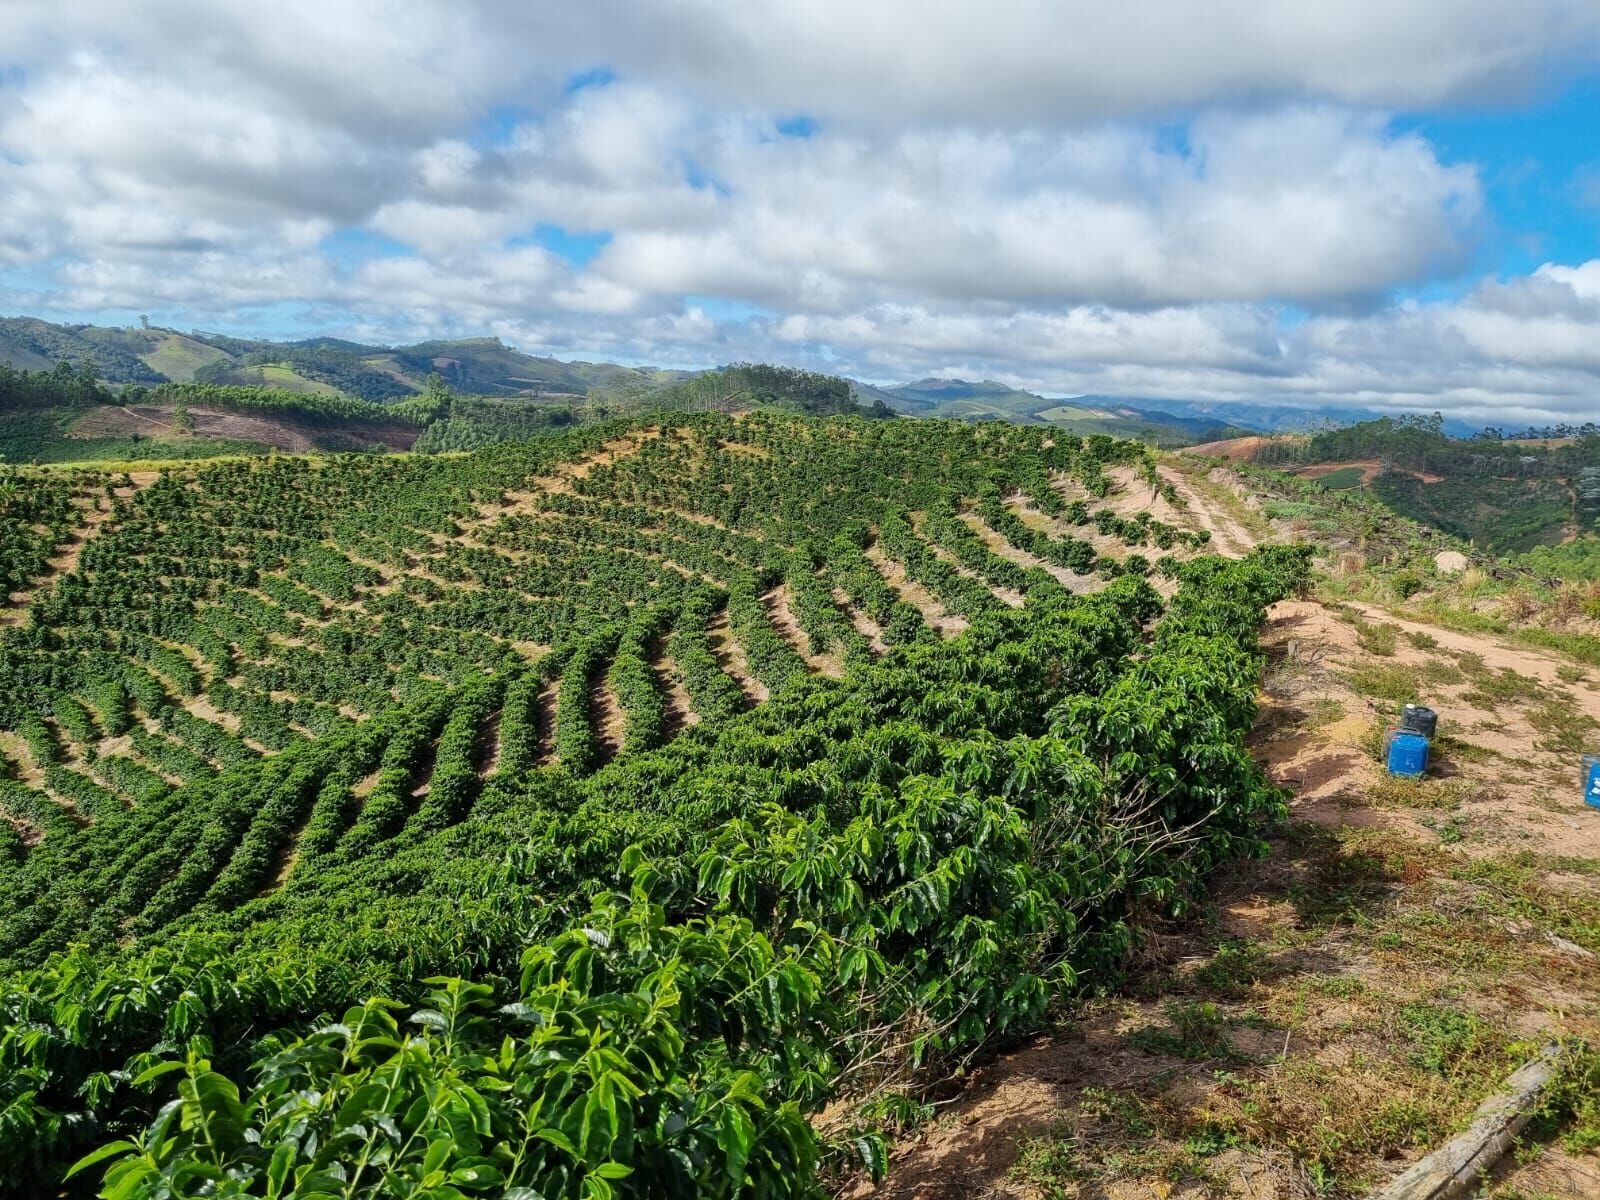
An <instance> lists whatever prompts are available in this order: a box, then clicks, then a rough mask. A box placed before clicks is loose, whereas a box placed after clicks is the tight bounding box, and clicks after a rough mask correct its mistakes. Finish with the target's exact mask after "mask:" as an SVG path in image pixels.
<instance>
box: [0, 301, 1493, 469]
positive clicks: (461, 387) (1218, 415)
mask: <svg viewBox="0 0 1600 1200" xmlns="http://www.w3.org/2000/svg"><path fill="white" fill-rule="evenodd" d="M0 361H8V362H10V363H11V364H12V365H14V366H16V367H19V368H23V369H27V370H45V369H49V368H52V367H54V366H55V365H56V364H57V363H58V362H62V361H68V362H72V363H78V364H81V363H90V364H92V365H93V366H94V368H95V371H96V373H97V374H98V375H99V376H100V378H101V379H103V380H104V381H106V382H107V383H110V384H121V385H128V384H143V385H152V384H159V383H163V382H174V383H183V382H191V381H194V382H203V383H222V384H256V385H265V386H269V387H274V388H281V389H285V390H288V391H298V392H307V393H315V394H322V395H335V394H338V395H345V396H350V397H354V398H359V399H364V400H372V401H375V402H377V403H389V402H392V401H396V400H402V399H405V398H407V397H410V396H415V395H418V394H420V393H421V392H423V391H424V390H425V389H426V387H427V382H428V378H429V376H430V375H434V374H437V375H439V376H441V377H442V378H443V379H444V381H445V382H446V383H447V384H449V385H450V386H451V388H453V389H454V390H456V391H457V392H462V393H467V394H472V395H482V396H497V397H507V398H512V397H521V398H527V399H530V400H535V401H539V400H542V401H546V402H549V401H556V402H561V401H568V402H579V401H583V400H586V399H591V398H597V399H601V400H604V401H606V402H608V403H613V404H622V405H629V404H633V403H640V402H648V399H649V397H650V396H651V395H652V394H653V393H655V392H658V391H660V390H661V389H664V388H668V387H670V386H671V385H673V384H676V383H681V382H682V381H684V380H687V379H691V378H694V377H696V376H697V375H700V374H702V372H698V371H680V370H658V369H655V368H650V367H628V366H621V365H619V364H616V363H607V362H601V363H592V362H562V361H560V360H558V359H554V358H542V357H538V356H536V355H531V354H525V353H523V352H522V351H520V350H516V349H513V348H512V347H510V346H507V345H506V344H505V343H504V342H502V341H501V340H500V339H499V338H495V337H484V338H465V339H459V340H454V341H431V342H418V343H416V344H414V345H409V346H380V345H365V344H362V343H359V342H352V341H346V340H343V339H339V338H310V339H305V340H302V341H292V342H277V341H269V340H266V339H262V338H237V337H231V336H228V335H224V334H216V333H206V332H202V331H191V332H188V333H184V332H180V331H178V330H175V329H166V328H160V327H155V326H151V327H147V328H145V327H139V328H113V327H108V326H100V325H62V324H54V323H52V322H49V321H43V320H39V319H37V318H34V317H9V318H0ZM851 386H852V387H853V389H854V391H855V394H856V397H857V399H858V401H859V402H860V403H862V404H866V405H871V404H873V402H874V401H881V402H882V403H883V404H884V405H886V406H887V407H888V408H890V409H892V410H893V411H894V412H896V413H900V414H903V415H907V416H937V417H953V418H959V419H966V420H976V419H999V420H1006V421H1014V422H1023V423H1028V424H1049V425H1055V426H1059V427H1060V428H1062V429H1064V430H1067V431H1069V432H1072V433H1077V434H1090V433H1106V434H1112V435H1116V436H1121V437H1136V438H1140V439H1142V440H1145V441H1150V442H1154V443H1157V444H1160V445H1183V444H1190V443H1195V442H1203V441H1210V440H1214V439H1218V438H1226V437H1231V436H1235V435H1238V434H1242V433H1253V432H1280V431H1298V430H1305V429H1310V428H1314V427H1318V426H1322V425H1326V424H1328V423H1329V422H1332V423H1334V424H1347V423H1350V422H1354V421H1360V420H1366V419H1370V418H1371V417H1374V416H1376V415H1378V414H1377V413H1375V412H1372V411H1369V410H1361V409H1349V410H1343V409H1341V410H1306V409H1295V408H1289V407H1285V406H1281V405H1266V404H1227V403H1218V402H1214V401H1200V400H1185V399H1180V398H1143V397H1132V398H1130V397H1124V396H1076V397H1071V398H1067V399H1063V398H1061V397H1050V396H1042V395H1038V394H1036V393H1034V392H1027V391H1021V390H1018V389H1016V388H1012V387H1010V386H1008V385H1006V384H1003V383H998V382H995V381H994V380H981V381H978V382H971V381H968V380H962V379H938V378H929V379H920V380H917V381H915V382H912V383H903V384H898V385H894V386H888V387H882V386H875V385H872V384H867V383H861V382H858V381H851ZM1454 425H1459V422H1447V426H1454ZM1448 431H1449V432H1452V433H1470V432H1472V430H1471V429H1470V428H1468V427H1466V426H1462V427H1461V428H1459V429H1456V428H1453V427H1452V428H1449V430H1448Z"/></svg>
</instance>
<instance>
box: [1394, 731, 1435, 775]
mask: <svg viewBox="0 0 1600 1200" xmlns="http://www.w3.org/2000/svg"><path fill="white" fill-rule="evenodd" d="M1427 769H1428V739H1427V738H1425V737H1423V736H1422V735H1421V734H1420V733H1410V732H1408V731H1406V730H1404V729H1397V730H1395V731H1394V732H1393V733H1391V734H1390V735H1389V774H1391V775H1408V776H1411V775H1421V774H1422V773H1423V772H1424V771H1426V770H1427Z"/></svg>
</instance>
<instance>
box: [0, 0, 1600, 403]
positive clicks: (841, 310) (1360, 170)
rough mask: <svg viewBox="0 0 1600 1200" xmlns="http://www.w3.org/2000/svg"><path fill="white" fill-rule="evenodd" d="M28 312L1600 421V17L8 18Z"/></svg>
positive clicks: (72, 12) (500, 1) (469, 6)
mask: <svg viewBox="0 0 1600 1200" xmlns="http://www.w3.org/2000/svg"><path fill="white" fill-rule="evenodd" d="M0 288H3V289H4V292H3V298H0V312H4V313H6V314H16V313H36V314H40V315H45V316H50V317H53V318H55V319H75V320H91V321H100V322H110V323H117V324H129V323H132V322H133V321H134V320H135V319H136V318H137V316H138V314H140V313H148V314H149V315H150V317H151V319H152V320H153V321H155V322H157V323H161V324H169V325H174V326H177V327H180V328H202V329H213V330H227V331H230V332H240V333H256V334H262V335H267V336H304V335H308V334H313V333H336V334H341V335H346V336H354V337H359V338H364V339H371V340H379V341H386V342H393V341H405V340H414V339H416V338H419V337H423V336H451V335H466V334H487V333H493V334H498V335H500V336H501V337H503V338H505V339H506V340H507V341H509V342H512V343H514V344H516V345H518V346H520V347H521V348H523V349H526V350H530V351H534V352H540V353H554V354H557V355H559V356H562V357H580V356H581V357H591V358H597V357H606V358H613V359H619V360H625V361H634V362H659V363H667V364H673V365H708V364H712V363H717V362H725V361H729V360H733V359H746V358H750V359H768V360H773V361H780V362H788V363H795V364H800V365H809V366H817V367H822V368H824V369H830V370H836V371H840V372H843V373H848V374H853V375H856V376H858V377H860V378H864V379H869V380H875V381H891V380H899V379H908V378H915V377H918V376H922V375H926V374H930V373H938V374H948V375H961V376H965V377H992V378H999V379H1002V380H1005V381H1007V382H1009V383H1013V384H1017V385H1022V386H1027V387H1030V388H1034V389H1038V390H1042V391H1047V392H1052V393H1061V394H1075V393H1083V392H1091V393H1109V394H1116V395H1124V396H1129V397H1134V396H1139V397H1174V396H1175V397H1188V398H1210V399H1219V400H1225V399H1238V400H1249V401H1252V402H1263V401H1264V402H1269V403H1274V404H1285V405H1295V406H1316V405H1328V404H1338V405H1361V406H1367V407H1392V408H1419V409H1426V410H1431V409H1435V408H1438V409H1442V410H1444V411H1445V412H1447V413H1448V414H1450V415H1452V416H1456V417H1459V418H1461V419H1464V420H1468V421H1476V420H1479V419H1485V420H1487V419H1495V420H1522V419H1529V420H1539V421H1541V423H1542V422H1543V421H1544V420H1551V419H1562V418H1570V417H1578V418H1600V0H1516V3H1511V4H1508V3H1505V0H1206V2H1205V3H1200V4H1197V3H1187V2H1180V0H1117V2H1116V3H1105V2H1104V0H1094V2H1080V0H761V2H759V3H752V2H751V0H581V2H562V0H437V2H435V0H276V2H275V3H272V4H263V3H261V2H260V0H4V3H0Z"/></svg>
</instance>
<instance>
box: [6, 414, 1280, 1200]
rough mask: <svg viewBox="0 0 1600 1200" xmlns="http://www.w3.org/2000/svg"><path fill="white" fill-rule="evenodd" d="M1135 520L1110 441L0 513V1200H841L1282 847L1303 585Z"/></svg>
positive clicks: (44, 483)
mask: <svg viewBox="0 0 1600 1200" xmlns="http://www.w3.org/2000/svg"><path fill="white" fill-rule="evenodd" d="M1161 493H1164V501H1163V502H1164V504H1166V505H1168V506H1171V505H1173V504H1175V501H1176V497H1174V496H1173V495H1172V494H1171V491H1170V488H1167V487H1166V486H1165V485H1164V484H1162V483H1161V481H1160V479H1159V477H1158V476H1157V474H1156V472H1155V469H1154V464H1153V462H1152V461H1151V460H1150V457H1149V454H1148V451H1146V450H1144V449H1143V448H1142V447H1140V446H1138V445H1137V444H1134V443H1128V442H1118V441H1113V440H1111V439H1107V438H1091V439H1088V440H1087V441H1081V440H1079V439H1076V438H1070V437H1063V436H1061V435H1059V434H1054V435H1052V433H1051V431H1049V430H1047V429H1043V428H1028V427H1012V426H1004V425H969V424H957V423H947V422H934V421H922V422H909V421H906V422H871V421H862V420H855V419H836V420H829V421H817V420H807V419H803V418H794V417H787V416H781V415H777V414H772V413H760V412H757V413H751V414H745V415H739V416H732V415H727V414H718V413H702V414H695V415H692V416H681V417H678V416H675V417H673V418H672V420H671V421H670V423H667V424H664V425H660V426H656V425H651V424H649V423H646V422H642V421H634V422H613V423H608V424H604V425H596V426H590V427H585V428H583V429H581V430H579V431H575V432H573V433H570V434H567V435H563V436H561V437H555V438H545V439H539V440H535V441H532V442H523V443H517V444H512V445H506V446H500V447H496V448H493V449H491V450H486V451H481V452H477V453H474V454H470V455H465V456H459V457H435V458H426V457H402V456H391V457H365V456H333V457H322V458H296V457H265V458H255V459H245V460H238V461H220V462H214V463H211V464H208V465H196V466H194V467H191V468H184V469H170V470H164V471H161V472H159V473H155V474H151V475H147V476H137V477H136V476H126V475H121V474H107V473H99V474H97V473H94V472H87V471H85V472H77V473H72V474H43V473H37V472H19V473H14V474H12V475H9V476H8V477H6V478H5V479H4V480H0V512H3V514H4V518H5V519H4V521H3V522H0V571H3V572H4V573H5V582H6V585H7V588H8V589H9V602H8V604H7V606H6V608H5V609H4V611H3V612H0V620H3V621H4V625H3V626H0V731H4V732H0V755H3V762H0V775H3V776H4V778H0V818H3V819H0V895H4V896H5V897H6V904H5V907H4V908H3V910H0V969H3V970H4V972H5V975H4V978H3V981H0V1027H3V1030H0V1162H4V1163H5V1164H6V1171H5V1173H4V1180H3V1182H0V1189H6V1191H7V1193H8V1194H15V1195H36V1194H43V1193H45V1192H51V1193H53V1192H55V1191H59V1190H61V1189H63V1188H64V1189H65V1190H66V1191H67V1193H68V1194H74V1195H90V1194H95V1193H97V1192H98V1191H100V1190H102V1189H103V1190H104V1194H106V1195H112V1196H117V1197H143V1196H151V1197H154V1196H179V1195H200V1194H205V1195H250V1196H270V1197H287V1196H297V1197H310V1196H343V1197H356V1196H408V1197H422V1196H436V1197H453V1196H475V1195H501V1194H507V1195H515V1196H519V1197H524V1198H529V1197H534V1196H589V1197H601V1198H603V1197H609V1196H613V1195H623V1196H646V1195H682V1196H688V1195H696V1196H699V1195H708V1196H718V1195H728V1196H732V1195H753V1196H754V1195H759V1196H780V1195H797V1194H811V1193H813V1192H814V1191H815V1190H816V1189H817V1188H818V1187H819V1180H820V1179H822V1178H825V1177H826V1176H827V1175H828V1173H829V1172H833V1171H839V1170H845V1169H852V1168H853V1167H859V1166H863V1165H864V1166H865V1167H866V1168H868V1169H879V1168H881V1166H882V1162H883V1154H884V1150H883V1142H882V1140H881V1137H880V1134H879V1129H880V1127H881V1121H882V1119H883V1118H884V1116H885V1114H887V1113H890V1112H892V1111H893V1110H894V1108H895V1105H896V1104H897V1103H898V1102H900V1101H901V1100H903V1099H904V1098H905V1097H909V1096H914V1095H915V1094H916V1093H917V1090H918V1089H919V1088H920V1087H922V1086H925V1085H926V1084H927V1083H929V1082H930V1081H932V1080H935V1079H937V1078H939V1077H940V1076H941V1075H942V1074H944V1073H947V1072H948V1071H949V1070H950V1069H951V1067H952V1066H953V1065H955V1064H957V1063H959V1062H961V1061H963V1060H964V1058H966V1057H967V1056H970V1055H971V1054H972V1053H974V1052H975V1051H976V1050H977V1049H978V1048H979V1047H981V1046H982V1045H984V1044H986V1043H987V1042H989V1041H991V1040H992V1039H993V1038H995V1037H996V1036H998V1035H1001V1034H1005V1033H1011V1032H1016V1031H1021V1030H1026V1029H1027V1028H1029V1027H1031V1026H1034V1025H1036V1024H1037V1023H1038V1022H1039V1021H1040V1020H1041V1018H1042V1017H1043V1015H1044V1012H1045V1010H1046V1006H1047V1005H1048V1004H1049V1003H1050V1002H1051V1000H1052V998H1054V997H1056V996H1059V995H1065V994H1071V993H1073V992H1077V991H1084V990H1103V989H1107V988H1110V987H1113V986H1115V983H1116V980H1117V973H1118V969H1119V964H1120V963H1121V962H1122V961H1123V959H1124V958H1125V956H1126V954H1127V952H1128V950H1129V948H1130V946H1131V944H1132V941H1133V939H1134V938H1135V937H1136V933H1137V925H1138V921H1139V918H1140V916H1141V915H1142V914H1147V913H1151V912H1156V911H1161V910H1173V909H1179V908H1181V907H1183V906H1184V905H1185V904H1186V903H1188V902H1189V899H1190V897H1191V896H1192V894H1193V893H1194V891H1195V889H1196V888H1197V887H1198V886H1200V883H1201V881H1202V880H1203V878H1204V876H1205V874H1206V872H1207V871H1208V870H1210V869H1211V868H1212V867H1213V866H1214V865H1215V864H1217V863H1219V862H1222V861H1225V860H1227V859H1229V858H1232V857H1236V856H1239V855H1242V854H1248V853H1250V852H1252V851H1253V850H1254V849H1256V848H1257V847H1258V846H1259V845H1260V838H1261V833H1262V826H1263V822H1265V821H1267V820H1270V819H1271V818H1272V817H1273V816H1274V815H1275V814H1276V813H1277V811H1278V809H1279V805H1280V798H1279V797H1278V795H1277V794H1276V793H1275V792H1273V791H1272V790H1271V789H1270V788H1268V787H1267V786H1266V785H1265V783H1264V782H1263V780H1262V778H1261V776H1260V775H1259V773H1258V772H1257V770H1256V769H1255V767H1254V766H1253V764H1252V763H1251V761H1250V759H1249V756H1248V755H1247V754H1246V753H1245V750H1244V747H1243V736H1244V734H1245V733H1246V732H1247V730H1248V729H1249V727H1250V724H1251V722H1252V720H1253V716H1254V694H1255V686H1256V679H1257V674H1258V669H1259V662H1258V658H1257V655H1256V649H1255V632H1256V630H1257V628H1258V626H1259V625H1260V622H1261V620H1262V614H1263V610H1264V606H1265V605H1266V604H1268V603H1270V602H1272V601H1273V600H1275V599H1276V598H1278V597H1280V596H1281V595H1283V594H1284V593H1285V592H1287V591H1288V590H1291V589H1293V588H1295V587H1296V586H1298V584H1299V583H1300V581H1301V580H1302V578H1303V576H1304V573H1305V569H1306V566H1305V563H1306V560H1305V557H1304V555H1303V554H1302V553H1300V552H1298V551H1295V550H1288V549H1275V550H1270V551H1260V552H1257V554H1255V555H1253V556H1251V557H1250V558H1248V559H1244V560H1239V561H1228V560H1224V559H1221V558H1217V557H1214V556H1211V555H1208V554H1206V553H1204V552H1205V550H1206V549H1207V547H1206V540H1207V539H1206V536H1205V535H1204V534H1203V533H1197V532H1192V531H1190V530H1188V529H1186V528H1182V527H1180V526H1178V525H1175V524H1169V523H1163V522H1162V521H1158V520H1155V519H1153V518H1151V517H1150V515H1149V514H1148V512H1146V511H1144V510H1143V509H1144V507H1147V505H1146V504H1145V501H1147V500H1152V499H1154V498H1155V497H1156V496H1157V495H1158V494H1161ZM824 1106H828V1111H829V1119H828V1120H827V1121H823V1120H821V1119H820V1118H819V1116H818V1114H819V1113H820V1112H821V1111H822V1110H823V1108H824ZM840 1114H848V1115H847V1116H841V1115H840ZM74 1164H76V1167H75V1168H74Z"/></svg>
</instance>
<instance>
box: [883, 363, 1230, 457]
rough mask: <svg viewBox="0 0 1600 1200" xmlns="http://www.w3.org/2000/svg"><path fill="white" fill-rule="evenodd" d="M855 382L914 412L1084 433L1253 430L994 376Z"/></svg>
mask: <svg viewBox="0 0 1600 1200" xmlns="http://www.w3.org/2000/svg"><path fill="white" fill-rule="evenodd" d="M855 386H856V390H857V394H858V398H860V399H862V400H881V401H882V402H883V403H885V404H886V405H888V406H889V407H890V408H892V409H894V410H895V411H896V412H901V413H906V414H908V415H914V416H924V417H956V418H959V419H963V420H1000V421H1014V422H1021V423H1043V424H1048V425H1053V426H1055V427H1057V428H1059V429H1061V430H1063V431H1065V432H1067V433H1073V434H1078V435H1080V436H1084V435H1088V434H1095V433H1099V434H1107V435H1109V436H1112V437H1131V438H1137V439H1139V440H1140V441H1145V442H1149V443H1150V444H1151V445H1156V446H1185V445H1191V444H1193V443H1195V442H1204V441H1211V440H1214V439H1217V438H1224V437H1233V436H1236V435H1238V434H1242V433H1248V432H1250V431H1249V430H1248V429H1245V428H1244V427H1242V426H1238V425H1232V424H1229V423H1228V422H1226V421H1222V420H1219V419H1217V418H1215V417H1209V416H1205V417H1182V416H1176V415H1174V414H1172V413H1168V412H1163V411H1159V410H1154V409H1145V408H1139V407H1135V406H1133V405H1130V404H1128V403H1126V402H1124V401H1121V400H1117V399H1115V398H1112V397H1094V396H1082V397H1076V398H1074V399H1071V400H1062V399H1052V398H1050V397H1048V396H1040V395H1036V394H1034V393H1033V392H1026V391H1020V390H1018V389H1016V388H1012V387H1008V386H1007V385H1005V384H1003V383H997V382H995V381H994V380H984V381H983V382H981V383H972V382H969V381H967V380H964V379H923V380H919V381H918V382H916V383H905V384H899V385H897V386H894V387H886V388H880V387H872V386H869V385H865V384H856V385H855Z"/></svg>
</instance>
